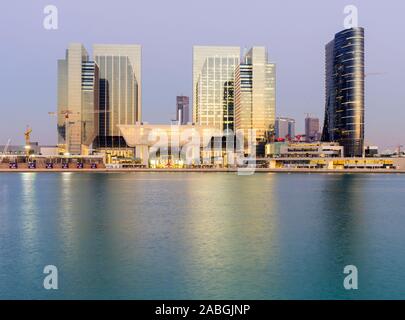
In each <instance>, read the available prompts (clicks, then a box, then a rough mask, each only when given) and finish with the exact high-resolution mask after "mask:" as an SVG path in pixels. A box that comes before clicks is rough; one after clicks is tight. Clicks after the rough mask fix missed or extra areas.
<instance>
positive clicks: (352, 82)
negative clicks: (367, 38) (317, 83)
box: [322, 27, 365, 157]
mask: <svg viewBox="0 0 405 320" xmlns="http://www.w3.org/2000/svg"><path fill="white" fill-rule="evenodd" d="M364 69H365V64H364V29H363V28H361V27H358V28H350V29H345V30H343V31H341V32H339V33H337V34H336V35H335V38H334V40H332V41H331V42H329V43H328V44H327V45H326V47H325V91H326V92H325V120H324V127H323V132H322V141H329V142H339V144H341V145H342V146H343V147H344V154H345V156H348V157H354V156H357V157H360V156H362V155H363V149H364V77H365V75H364V74H365V73H364Z"/></svg>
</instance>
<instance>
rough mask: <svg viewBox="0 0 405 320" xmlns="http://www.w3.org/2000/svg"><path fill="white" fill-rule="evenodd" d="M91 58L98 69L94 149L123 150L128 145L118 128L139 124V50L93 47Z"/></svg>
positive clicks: (104, 46) (111, 46)
mask: <svg viewBox="0 0 405 320" xmlns="http://www.w3.org/2000/svg"><path fill="white" fill-rule="evenodd" d="M93 56H94V60H95V61H96V62H97V64H98V66H99V69H100V70H99V77H100V115H99V132H98V137H97V139H96V141H95V144H96V147H97V148H98V149H102V150H107V149H116V148H118V149H120V148H124V149H125V148H126V147H127V145H126V143H125V140H124V139H123V137H122V135H121V132H120V130H119V128H118V125H121V124H126V125H130V124H135V123H136V122H138V121H141V108H142V107H141V46H139V45H106V44H96V45H94V46H93Z"/></svg>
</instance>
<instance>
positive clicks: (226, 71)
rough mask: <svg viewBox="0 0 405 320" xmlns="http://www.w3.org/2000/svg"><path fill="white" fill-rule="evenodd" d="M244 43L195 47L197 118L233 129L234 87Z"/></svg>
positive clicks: (206, 122) (194, 104)
mask: <svg viewBox="0 0 405 320" xmlns="http://www.w3.org/2000/svg"><path fill="white" fill-rule="evenodd" d="M239 60H240V47H215V46H194V47H193V122H194V123H197V124H202V125H209V126H212V127H215V128H217V129H219V130H228V129H233V108H234V101H233V99H234V98H233V90H234V81H235V69H236V67H237V65H238V64H239Z"/></svg>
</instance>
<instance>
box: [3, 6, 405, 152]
mask: <svg viewBox="0 0 405 320" xmlns="http://www.w3.org/2000/svg"><path fill="white" fill-rule="evenodd" d="M49 4H52V5H55V6H56V7H57V8H58V11H59V21H58V22H59V28H58V30H46V29H44V28H43V19H44V17H45V14H44V13H43V9H44V7H45V6H46V5H49ZM350 4H353V5H356V6H357V8H358V10H359V25H360V26H362V27H364V28H365V36H366V40H365V43H366V74H369V76H368V77H366V118H365V121H366V142H367V143H370V144H378V145H380V146H382V147H384V148H390V149H393V148H394V146H396V145H397V144H399V143H402V144H404V145H405V127H404V125H403V122H404V118H405V90H404V75H405V42H404V41H403V34H404V31H405V19H403V15H404V14H405V2H404V1H403V0H387V1H384V3H383V4H380V3H378V2H377V1H375V2H371V1H367V0H357V1H355V0H346V1H344V0H330V1H325V0H307V1H299V0H294V1H293V0H250V1H240V0H221V1H218V0H216V1H215V0H204V1H195V0H172V1H167V0H166V1H165V0H155V1H150V0H148V1H130V0H115V1H100V0H99V1H96V0H87V1H77V0H71V1H66V0H65V1H63V0H47V1H43V0H31V1H22V0H14V1H8V0H7V1H6V0H5V1H3V3H2V10H1V11H0V41H1V49H0V75H1V77H0V88H1V91H0V92H1V99H0V110H1V116H0V145H2V144H5V143H6V142H7V140H8V139H9V138H11V139H12V144H22V143H23V138H24V135H23V132H24V130H25V127H26V125H27V124H29V125H30V126H31V127H32V129H33V133H32V141H39V142H40V143H41V144H55V143H56V119H55V118H52V117H51V116H49V115H48V111H55V110H56V80H57V79H56V61H57V59H60V58H63V57H64V55H65V49H66V48H67V46H68V44H69V43H71V42H81V43H83V44H84V46H85V47H86V48H87V50H88V51H89V53H90V54H91V48H92V44H93V43H135V44H141V45H142V54H143V56H142V86H143V92H142V95H143V108H142V111H143V120H144V121H148V122H150V123H168V122H169V121H170V119H171V118H173V117H174V113H175V99H176V95H179V94H184V95H189V96H191V85H192V46H193V45H236V46H240V47H242V48H243V47H251V46H253V45H260V46H266V47H267V48H268V53H269V58H270V60H271V61H273V62H276V63H277V115H278V116H288V117H292V118H295V119H296V121H297V130H296V131H297V132H302V131H303V128H304V117H305V113H311V114H312V115H314V116H318V117H319V118H320V119H321V123H322V122H323V115H324V46H325V44H326V43H327V42H329V41H330V40H331V39H332V38H333V36H334V34H335V33H337V32H339V31H340V30H342V29H343V20H344V17H345V15H344V14H343V9H344V7H345V6H346V5H350Z"/></svg>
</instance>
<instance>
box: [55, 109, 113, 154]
mask: <svg viewBox="0 0 405 320" xmlns="http://www.w3.org/2000/svg"><path fill="white" fill-rule="evenodd" d="M108 112H110V111H104V110H99V111H92V112H79V111H76V112H73V111H71V110H62V111H60V113H58V112H55V111H50V112H48V114H49V115H50V116H57V115H58V114H61V115H63V116H64V117H65V145H66V147H65V149H66V152H69V127H70V125H71V124H75V122H71V121H69V118H70V116H71V115H80V114H100V113H108Z"/></svg>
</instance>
